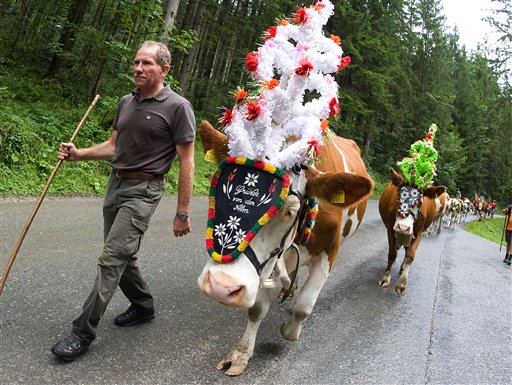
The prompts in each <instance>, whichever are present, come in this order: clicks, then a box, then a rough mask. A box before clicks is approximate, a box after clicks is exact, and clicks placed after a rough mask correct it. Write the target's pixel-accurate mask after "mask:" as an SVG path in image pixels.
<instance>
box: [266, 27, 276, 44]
mask: <svg viewBox="0 0 512 385" xmlns="http://www.w3.org/2000/svg"><path fill="white" fill-rule="evenodd" d="M276 33H277V27H276V26H274V27H270V28H269V29H267V30H266V31H265V34H264V35H263V40H264V41H267V40H268V39H273V38H274V37H276Z"/></svg>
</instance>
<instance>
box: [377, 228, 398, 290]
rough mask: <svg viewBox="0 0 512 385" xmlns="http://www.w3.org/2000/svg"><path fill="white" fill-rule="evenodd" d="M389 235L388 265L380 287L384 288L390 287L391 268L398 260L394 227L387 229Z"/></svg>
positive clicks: (380, 281)
mask: <svg viewBox="0 0 512 385" xmlns="http://www.w3.org/2000/svg"><path fill="white" fill-rule="evenodd" d="M387 234H388V265H387V266H386V271H384V274H383V275H382V277H381V278H380V280H379V285H380V286H382V287H389V283H390V282H391V268H392V267H393V264H394V263H395V260H396V253H397V250H396V239H395V232H394V231H393V228H392V226H390V227H388V228H387Z"/></svg>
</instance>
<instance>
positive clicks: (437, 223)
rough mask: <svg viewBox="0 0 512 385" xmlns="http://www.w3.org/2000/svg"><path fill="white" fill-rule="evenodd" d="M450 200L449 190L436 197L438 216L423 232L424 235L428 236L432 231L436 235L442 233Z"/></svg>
mask: <svg viewBox="0 0 512 385" xmlns="http://www.w3.org/2000/svg"><path fill="white" fill-rule="evenodd" d="M449 202H450V195H448V193H447V192H444V193H442V194H441V195H439V196H438V197H437V198H436V216H435V218H434V221H433V222H432V224H431V225H430V226H429V227H428V229H427V230H426V231H425V232H424V233H423V236H425V237H428V236H430V234H432V232H434V233H436V235H439V234H441V230H442V227H443V222H444V221H445V218H446V217H447V216H448V203H449Z"/></svg>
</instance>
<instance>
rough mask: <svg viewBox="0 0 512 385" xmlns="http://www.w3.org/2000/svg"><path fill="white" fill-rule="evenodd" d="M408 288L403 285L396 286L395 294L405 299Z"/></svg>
mask: <svg viewBox="0 0 512 385" xmlns="http://www.w3.org/2000/svg"><path fill="white" fill-rule="evenodd" d="M406 290H407V288H406V287H405V286H403V285H396V287H395V292H396V294H398V296H400V297H403V296H404V295H405V292H406Z"/></svg>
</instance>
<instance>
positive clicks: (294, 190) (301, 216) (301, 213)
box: [244, 165, 308, 302]
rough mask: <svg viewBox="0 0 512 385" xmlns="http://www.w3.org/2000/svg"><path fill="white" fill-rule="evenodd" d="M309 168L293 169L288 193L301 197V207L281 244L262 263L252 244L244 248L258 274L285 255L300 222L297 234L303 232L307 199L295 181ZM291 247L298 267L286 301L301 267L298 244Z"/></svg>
mask: <svg viewBox="0 0 512 385" xmlns="http://www.w3.org/2000/svg"><path fill="white" fill-rule="evenodd" d="M307 168H308V167H307V166H306V165H296V166H295V167H293V169H292V171H293V173H294V174H295V175H294V179H293V181H292V183H291V184H290V192H289V194H288V195H295V196H296V197H297V198H298V199H299V202H300V208H299V211H298V213H297V215H296V216H295V219H294V220H293V223H292V225H291V226H290V228H288V230H287V231H286V233H285V234H284V235H283V237H282V238H281V242H280V244H279V246H278V247H276V248H275V249H274V250H273V251H272V252H271V253H270V256H269V257H268V258H267V259H266V260H265V261H263V262H262V263H260V261H259V260H258V257H257V256H256V253H255V252H254V250H253V249H252V247H251V246H250V245H249V246H247V248H246V249H245V250H244V254H245V255H246V256H247V258H248V259H249V261H251V263H252V265H253V266H254V268H255V269H256V271H257V272H258V275H261V272H262V270H263V268H264V267H265V265H266V264H267V263H268V262H269V261H270V260H272V259H273V258H274V257H276V256H277V259H279V258H281V256H282V255H283V253H284V251H285V249H284V247H285V243H286V240H287V239H288V236H289V235H290V233H291V232H292V230H293V229H294V228H295V227H296V225H297V224H298V228H297V232H296V234H300V233H301V229H302V227H303V226H304V223H305V216H306V212H307V199H306V197H305V196H304V195H303V194H302V193H301V192H300V191H298V189H297V188H296V186H295V183H294V182H295V180H296V178H298V177H299V176H300V174H301V172H302V171H303V170H307ZM290 247H293V248H294V249H295V251H296V252H297V267H296V269H295V272H294V274H293V277H292V282H291V284H290V287H289V289H288V291H287V293H285V294H284V296H283V299H282V300H281V302H282V301H284V300H285V299H286V298H287V297H288V296H289V294H290V292H291V288H292V287H293V283H294V282H295V278H296V276H297V271H298V269H299V259H300V254H299V248H298V246H297V245H296V244H295V243H294V242H292V244H291V246H290Z"/></svg>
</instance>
